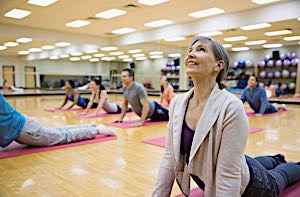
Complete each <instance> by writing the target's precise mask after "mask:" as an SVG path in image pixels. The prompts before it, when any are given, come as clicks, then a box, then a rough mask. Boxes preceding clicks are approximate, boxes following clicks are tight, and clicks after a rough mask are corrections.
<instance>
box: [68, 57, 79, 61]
mask: <svg viewBox="0 0 300 197" xmlns="http://www.w3.org/2000/svg"><path fill="white" fill-rule="evenodd" d="M70 60H71V61H73V62H75V61H79V60H80V58H79V57H71V58H70Z"/></svg>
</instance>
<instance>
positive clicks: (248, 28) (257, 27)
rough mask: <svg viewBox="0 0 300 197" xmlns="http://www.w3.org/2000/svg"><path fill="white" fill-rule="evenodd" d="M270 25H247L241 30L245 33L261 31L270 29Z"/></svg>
mask: <svg viewBox="0 0 300 197" xmlns="http://www.w3.org/2000/svg"><path fill="white" fill-rule="evenodd" d="M271 26H272V25H271V24H269V23H260V24H255V25H247V26H242V27H241V29H242V30H245V31H250V30H254V29H263V28H267V27H271Z"/></svg>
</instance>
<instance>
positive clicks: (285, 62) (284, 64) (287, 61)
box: [283, 60, 291, 67]
mask: <svg viewBox="0 0 300 197" xmlns="http://www.w3.org/2000/svg"><path fill="white" fill-rule="evenodd" d="M290 64H291V61H290V60H284V61H283V67H289V66H290Z"/></svg>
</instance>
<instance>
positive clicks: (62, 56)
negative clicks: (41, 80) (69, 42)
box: [60, 54, 69, 58]
mask: <svg viewBox="0 0 300 197" xmlns="http://www.w3.org/2000/svg"><path fill="white" fill-rule="evenodd" d="M66 57H69V55H68V54H62V55H60V58H66Z"/></svg>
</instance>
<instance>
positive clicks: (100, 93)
mask: <svg viewBox="0 0 300 197" xmlns="http://www.w3.org/2000/svg"><path fill="white" fill-rule="evenodd" d="M89 88H90V89H91V90H92V95H91V97H90V101H89V103H88V105H87V108H86V109H85V111H84V112H83V113H82V114H86V113H87V112H88V110H89V109H90V108H91V107H92V106H93V104H94V103H97V104H98V106H97V108H96V110H95V112H94V114H93V115H97V114H98V113H99V111H100V110H101V109H103V110H104V111H105V112H106V113H108V114H120V113H121V111H122V109H121V107H120V106H119V105H118V104H116V103H112V102H110V101H109V99H108V95H107V93H106V91H105V87H104V86H103V85H102V84H101V81H100V80H92V81H91V82H90V83H89Z"/></svg>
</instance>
